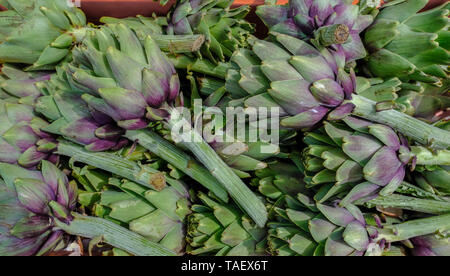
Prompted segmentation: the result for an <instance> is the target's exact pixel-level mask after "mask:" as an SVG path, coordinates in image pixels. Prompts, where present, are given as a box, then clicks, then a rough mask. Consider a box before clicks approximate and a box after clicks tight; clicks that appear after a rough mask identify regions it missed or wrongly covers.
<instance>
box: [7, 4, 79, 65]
mask: <svg viewBox="0 0 450 276" xmlns="http://www.w3.org/2000/svg"><path fill="white" fill-rule="evenodd" d="M7 2H8V4H9V6H10V8H12V9H11V10H8V11H5V12H1V13H0V18H2V19H3V20H0V22H2V23H1V24H2V26H1V28H0V29H1V31H0V32H1V33H0V61H1V62H2V63H4V62H9V63H21V64H26V65H30V66H29V67H28V68H27V70H42V69H53V68H54V67H55V65H57V64H58V63H60V62H61V61H64V60H67V59H68V58H69V56H70V51H71V48H72V46H73V45H74V44H75V43H78V42H80V41H81V40H83V39H84V37H85V33H86V16H85V15H84V13H83V12H82V11H81V10H80V9H78V8H75V7H73V6H72V5H69V2H68V1H66V0H33V1H7Z"/></svg>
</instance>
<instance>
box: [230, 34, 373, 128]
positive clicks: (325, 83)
mask: <svg viewBox="0 0 450 276" xmlns="http://www.w3.org/2000/svg"><path fill="white" fill-rule="evenodd" d="M275 39H276V42H268V41H263V40H257V39H255V40H254V41H252V46H253V49H252V51H250V50H246V49H241V50H239V51H237V52H236V53H235V54H234V56H233V58H232V61H233V63H234V64H235V67H234V68H232V69H230V70H229V71H228V74H227V80H226V87H227V91H229V93H230V96H231V97H232V98H234V99H236V101H238V102H242V101H243V102H244V104H245V105H246V106H249V107H255V108H258V107H279V108H280V116H281V117H283V119H282V120H281V126H283V127H287V128H295V129H307V128H311V127H313V126H315V125H316V124H317V123H319V122H320V121H322V119H324V118H325V116H327V114H328V113H329V112H330V111H333V110H336V109H337V110H336V111H335V113H334V116H342V115H343V114H348V113H349V112H351V111H352V110H353V105H352V104H345V103H344V101H345V100H349V99H351V97H352V94H353V93H355V92H356V76H355V72H354V71H353V69H349V72H347V71H346V70H345V55H344V52H343V51H342V50H340V51H333V50H327V49H322V51H320V52H319V51H318V50H317V49H315V48H314V47H313V46H311V45H309V44H307V43H306V42H304V41H302V40H299V39H297V38H295V37H292V36H289V35H284V34H280V35H277V36H276V37H275ZM363 92H364V91H363Z"/></svg>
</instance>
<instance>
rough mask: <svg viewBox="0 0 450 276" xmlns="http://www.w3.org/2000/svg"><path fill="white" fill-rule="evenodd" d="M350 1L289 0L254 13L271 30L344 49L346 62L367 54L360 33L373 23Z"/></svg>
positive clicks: (264, 6)
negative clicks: (286, 2)
mask: <svg viewBox="0 0 450 276" xmlns="http://www.w3.org/2000/svg"><path fill="white" fill-rule="evenodd" d="M353 2H354V1H351V0H319V1H313V0H290V1H289V3H288V4H286V5H273V4H272V5H270V4H269V5H267V4H266V5H261V6H258V7H257V10H256V13H257V15H258V16H259V17H260V18H261V19H262V20H263V22H264V23H265V24H266V25H267V26H268V27H269V30H270V31H272V32H277V33H282V34H287V35H291V36H294V37H297V38H299V39H302V40H305V41H310V40H315V41H316V43H319V44H320V45H323V46H325V47H333V48H335V49H340V50H342V51H343V52H344V54H345V58H346V62H351V61H355V60H358V59H362V58H364V57H365V56H366V55H367V53H366V49H365V48H364V45H363V43H362V41H361V38H360V33H361V32H362V31H364V30H365V29H366V28H367V27H368V26H370V24H372V22H373V16H372V15H368V14H361V13H360V8H359V6H358V5H353Z"/></svg>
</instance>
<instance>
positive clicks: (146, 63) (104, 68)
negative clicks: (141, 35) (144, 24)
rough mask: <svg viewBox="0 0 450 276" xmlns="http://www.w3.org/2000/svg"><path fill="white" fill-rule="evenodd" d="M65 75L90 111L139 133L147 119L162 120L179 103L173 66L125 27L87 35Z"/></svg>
mask: <svg viewBox="0 0 450 276" xmlns="http://www.w3.org/2000/svg"><path fill="white" fill-rule="evenodd" d="M113 34H115V35H113ZM68 73H69V74H71V78H73V81H74V84H75V85H76V86H78V87H80V88H82V90H83V91H85V93H86V94H84V95H83V96H82V98H83V100H85V101H86V103H87V104H88V105H89V107H90V108H92V109H93V110H96V111H98V112H99V113H102V114H104V115H103V116H105V115H106V116H108V117H110V118H112V119H113V120H114V121H115V122H117V124H118V125H119V126H120V127H121V128H123V129H126V130H137V129H143V128H146V127H147V125H148V123H149V120H155V119H160V118H164V117H166V116H168V112H167V111H166V110H164V108H166V107H167V108H170V105H173V104H174V103H175V101H176V100H177V99H179V97H178V96H179V92H180V91H179V89H180V82H179V79H178V75H177V74H176V71H175V68H174V67H173V65H172V64H171V63H170V61H169V60H168V59H167V57H166V56H165V55H164V54H163V53H162V52H161V50H160V49H159V47H158V45H157V44H156V43H155V42H154V41H153V40H152V39H151V38H150V37H147V39H146V40H145V43H143V44H141V42H140V41H139V39H138V38H137V36H136V35H135V33H134V32H133V31H132V30H131V29H130V28H129V27H127V26H126V25H125V24H118V25H117V26H116V27H115V28H114V32H113V31H112V30H111V29H109V28H108V27H104V28H102V29H101V30H97V31H95V32H92V33H90V35H89V37H88V39H86V40H85V41H84V42H83V45H82V46H80V47H79V48H78V49H77V50H76V54H74V62H73V63H72V64H71V65H70V66H69V69H68Z"/></svg>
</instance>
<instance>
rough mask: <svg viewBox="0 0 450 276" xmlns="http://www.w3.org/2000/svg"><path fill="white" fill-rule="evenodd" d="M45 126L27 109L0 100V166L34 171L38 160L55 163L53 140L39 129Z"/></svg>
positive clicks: (42, 121) (24, 106) (20, 105)
mask: <svg viewBox="0 0 450 276" xmlns="http://www.w3.org/2000/svg"><path fill="white" fill-rule="evenodd" d="M46 126H48V123H47V122H46V121H45V120H43V119H41V118H40V117H38V116H36V115H35V113H34V112H33V108H32V107H31V106H29V105H24V104H18V103H11V102H6V101H4V100H0V162H6V163H9V164H19V165H20V166H23V167H26V168H32V167H35V166H36V165H37V164H39V163H40V162H41V161H42V160H45V159H48V160H51V161H52V162H57V160H58V157H57V156H56V155H54V154H53V153H54V151H55V150H56V146H57V143H56V140H55V139H54V137H52V135H51V134H49V133H46V132H45V131H43V130H42V129H43V128H44V127H46Z"/></svg>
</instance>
